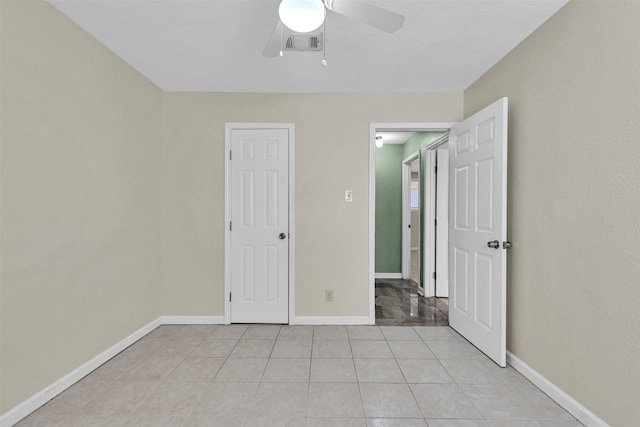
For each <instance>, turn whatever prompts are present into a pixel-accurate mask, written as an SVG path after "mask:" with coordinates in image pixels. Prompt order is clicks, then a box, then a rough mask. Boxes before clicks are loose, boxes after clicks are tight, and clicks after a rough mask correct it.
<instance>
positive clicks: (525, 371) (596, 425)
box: [507, 351, 609, 427]
mask: <svg viewBox="0 0 640 427" xmlns="http://www.w3.org/2000/svg"><path fill="white" fill-rule="evenodd" d="M507 363H508V364H509V365H511V367H512V368H513V369H515V370H516V371H518V372H520V373H521V374H522V375H523V376H524V377H525V378H527V379H528V380H529V381H531V382H532V383H533V384H535V385H536V386H537V387H538V388H539V389H540V390H542V391H543V392H544V393H545V394H546V395H547V396H549V397H550V398H552V399H553V400H555V401H556V403H557V404H558V405H560V406H562V407H563V408H564V409H566V410H567V411H568V412H569V413H570V414H571V415H573V416H574V417H576V418H577V419H578V421H580V422H581V423H582V424H584V425H586V426H588V427H609V424H607V423H606V422H604V421H603V420H602V419H600V418H599V417H598V416H597V415H596V414H594V413H593V412H591V411H590V410H588V409H587V408H585V407H584V406H582V405H581V404H580V403H579V402H578V401H577V400H575V399H574V398H573V397H571V396H569V395H568V394H567V393H565V392H564V391H562V390H561V389H560V388H559V387H558V386H556V385H555V384H553V383H552V382H551V381H549V380H548V379H546V378H545V377H544V376H542V374H540V373H539V372H538V371H536V370H535V369H533V368H532V367H531V366H529V365H527V364H526V363H524V362H523V361H522V360H520V359H518V357H517V356H515V355H514V354H513V353H511V352H510V351H507Z"/></svg>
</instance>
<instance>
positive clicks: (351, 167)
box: [162, 93, 462, 316]
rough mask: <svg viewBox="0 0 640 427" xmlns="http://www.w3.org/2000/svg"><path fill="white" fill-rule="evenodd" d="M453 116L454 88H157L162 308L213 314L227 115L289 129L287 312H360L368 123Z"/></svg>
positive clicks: (457, 113) (456, 106)
mask: <svg viewBox="0 0 640 427" xmlns="http://www.w3.org/2000/svg"><path fill="white" fill-rule="evenodd" d="M461 115H462V95H461V93H443V94H380V95H372V94H297V95H288V94H181V93H165V94H164V103H163V152H162V200H163V203H162V232H163V237H162V299H163V302H162V313H163V314H165V315H173V314H175V315H222V314H223V308H224V307H223V306H224V300H223V293H224V259H223V255H224V227H225V224H224V158H225V157H224V156H225V153H224V124H225V122H286V123H289V122H290V123H294V124H295V126H296V135H295V138H296V140H295V199H296V202H295V222H296V230H295V236H296V241H295V244H296V253H295V257H296V264H295V269H296V276H295V282H296V287H295V292H296V301H295V311H296V316H368V313H369V308H368V263H369V260H368V212H369V211H368V209H369V205H368V200H369V196H368V194H369V124H370V123H371V122H421V121H425V122H426V121H429V122H440V121H458V120H459V119H460V118H461ZM345 189H351V190H353V195H354V201H353V202H352V203H350V204H348V203H345V202H344V190H345ZM325 288H332V289H334V290H335V302H333V303H325V302H324V289H325Z"/></svg>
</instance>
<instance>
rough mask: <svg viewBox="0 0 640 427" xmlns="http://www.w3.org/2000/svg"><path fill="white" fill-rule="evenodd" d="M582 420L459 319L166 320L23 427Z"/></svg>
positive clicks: (548, 423) (556, 424) (529, 424)
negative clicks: (500, 359) (433, 322)
mask: <svg viewBox="0 0 640 427" xmlns="http://www.w3.org/2000/svg"><path fill="white" fill-rule="evenodd" d="M427 425H428V426H430V427H443V426H454V427H455V426H457V427H475V426H485V427H486V426H492V427H506V426H518V427H520V426H522V427H573V426H581V425H582V424H580V423H579V422H578V421H576V420H575V419H574V418H573V417H572V416H571V415H570V414H569V413H567V412H566V411H564V410H563V409H562V408H561V407H559V406H558V405H557V404H556V403H555V402H554V401H552V400H551V399H550V398H549V397H547V396H546V395H545V394H543V393H542V392H541V391H540V390H538V389H537V388H536V387H535V386H533V385H532V384H531V383H530V382H528V381H527V380H526V379H525V378H523V377H522V376H521V375H520V374H519V373H518V372H516V371H515V370H513V369H512V368H510V367H507V368H504V369H502V368H499V367H498V366H497V365H495V364H494V363H493V362H492V361H490V360H489V359H487V358H486V357H485V356H484V355H483V354H482V353H480V352H479V351H478V350H477V349H476V348H475V347H473V346H472V345H471V344H469V343H468V342H467V341H466V340H464V339H463V338H462V337H461V336H460V335H458V334H457V333H456V332H455V331H453V330H452V329H450V328H449V327H432V326H431V327H430V326H427V327H422V326H420V327H407V326H382V327H379V326H274V325H230V326H220V325H215V326H201V325H198V326H161V327H159V328H157V329H156V330H154V331H153V332H151V333H150V334H148V335H147V336H145V337H144V338H142V339H141V340H139V341H138V342H136V343H135V344H133V345H132V346H130V347H129V348H127V349H126V350H124V351H123V352H122V353H120V354H118V355H117V356H116V357H114V358H113V359H111V360H110V361H108V362H107V363H105V364H104V365H102V366H101V367H100V368H98V369H97V370H95V371H94V372H92V373H91V374H89V375H88V376H87V377H85V378H84V379H82V380H81V381H80V382H78V383H77V384H75V385H74V386H72V387H71V388H69V389H68V390H66V391H65V392H63V393H62V394H60V395H59V396H58V397H56V398H55V399H53V400H52V401H51V402H49V403H48V404H46V405H44V406H43V407H42V408H40V409H39V410H37V411H36V412H34V413H33V414H31V415H30V416H28V417H27V418H25V419H24V420H22V421H21V422H20V423H18V426H22V427H25V426H224V427H233V426H321V427H324V426H327V427H329V426H361V427H364V426H379V427H382V426H423V427H424V426H427Z"/></svg>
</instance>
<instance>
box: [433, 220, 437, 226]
mask: <svg viewBox="0 0 640 427" xmlns="http://www.w3.org/2000/svg"><path fill="white" fill-rule="evenodd" d="M433 225H434V226H435V227H437V226H438V220H437V219H434V220H433Z"/></svg>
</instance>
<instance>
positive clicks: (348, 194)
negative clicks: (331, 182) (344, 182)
mask: <svg viewBox="0 0 640 427" xmlns="http://www.w3.org/2000/svg"><path fill="white" fill-rule="evenodd" d="M344 201H345V202H353V190H344Z"/></svg>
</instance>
